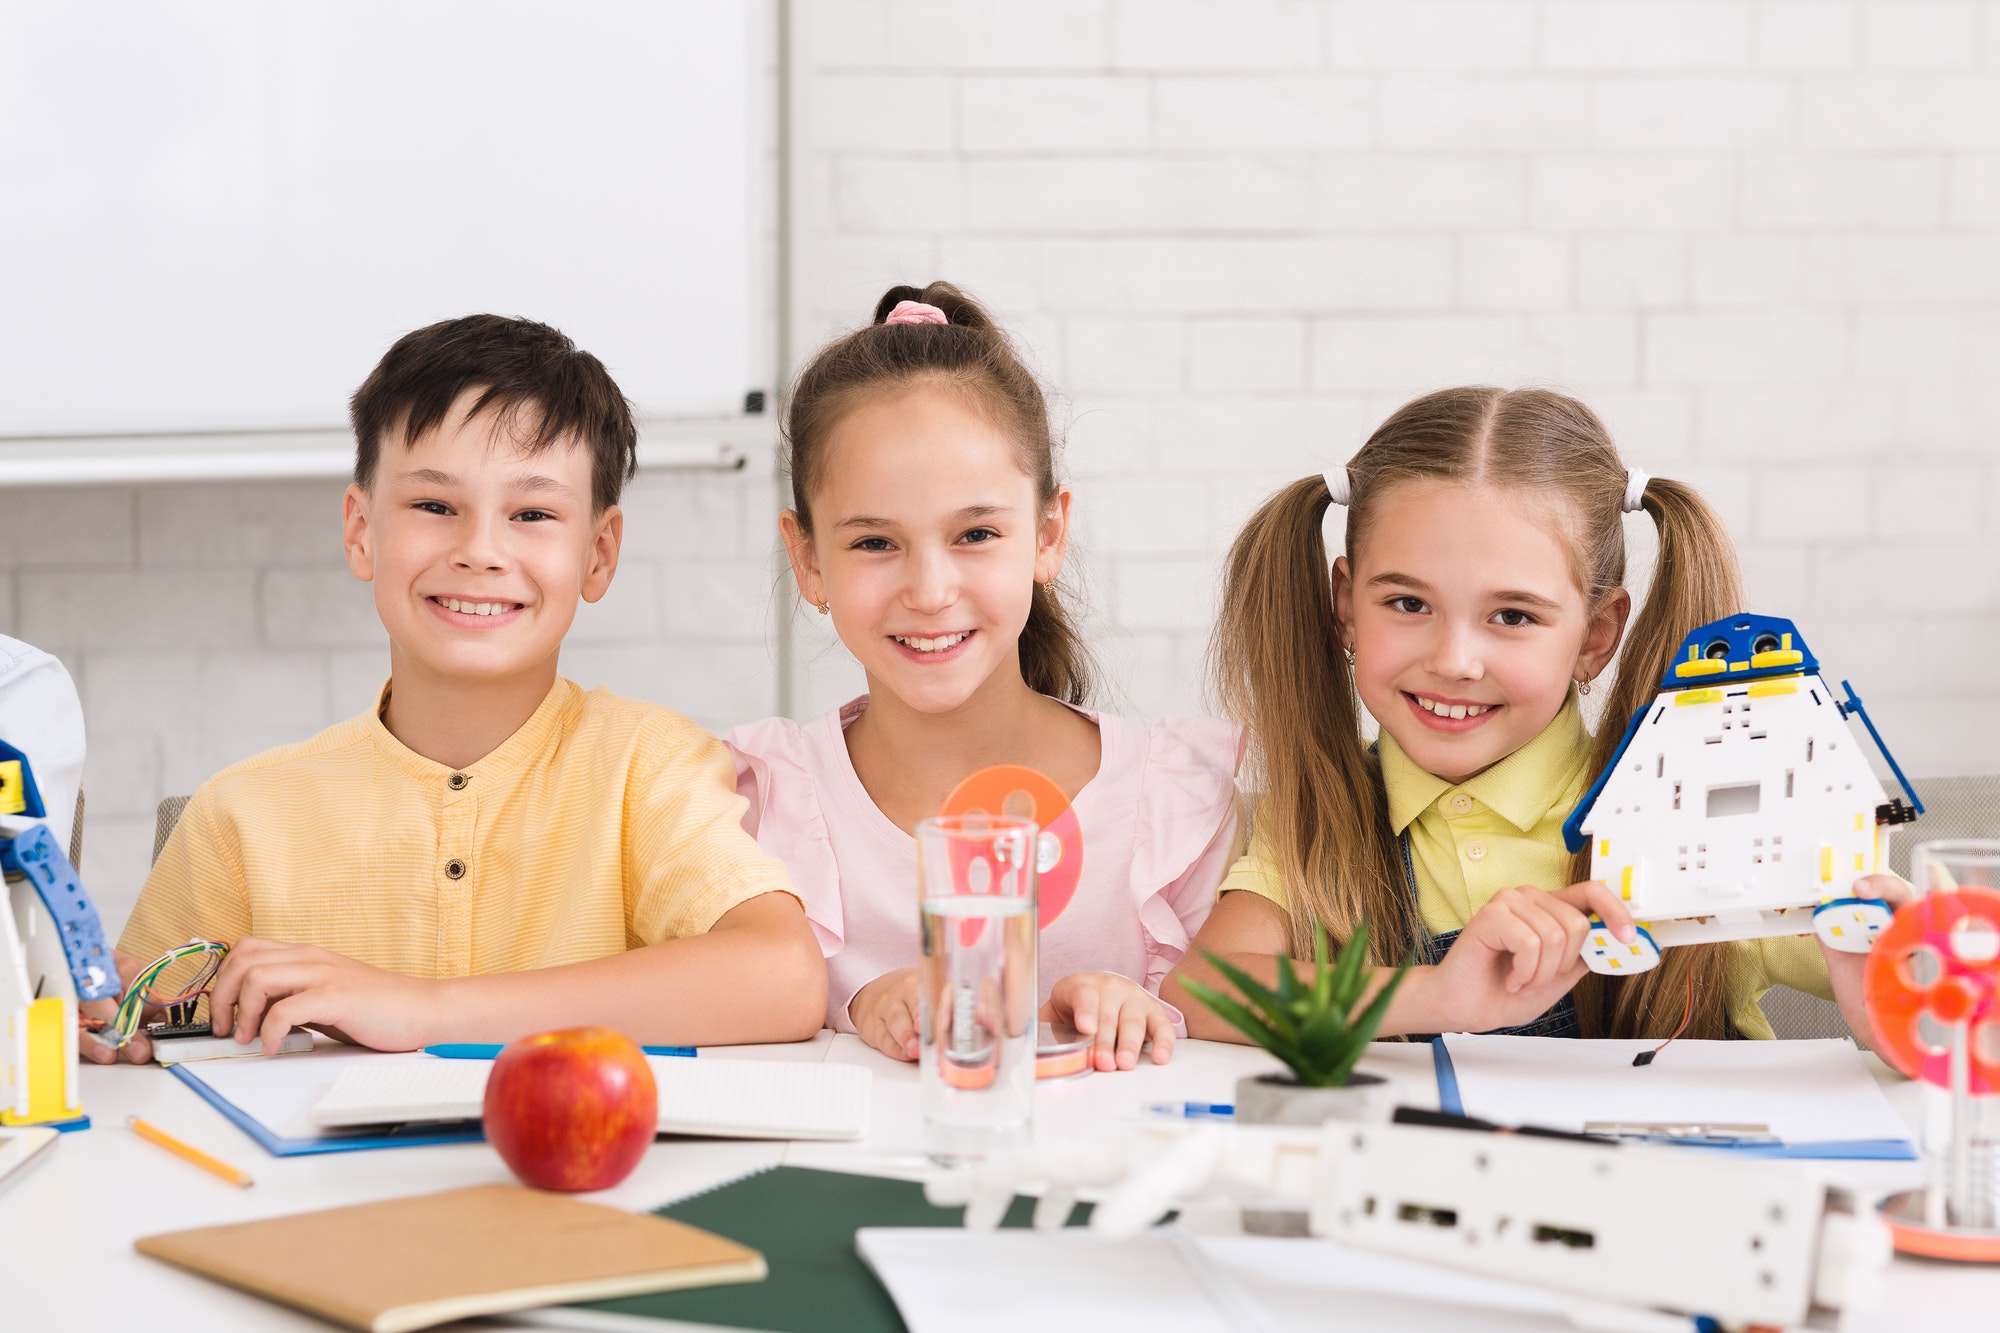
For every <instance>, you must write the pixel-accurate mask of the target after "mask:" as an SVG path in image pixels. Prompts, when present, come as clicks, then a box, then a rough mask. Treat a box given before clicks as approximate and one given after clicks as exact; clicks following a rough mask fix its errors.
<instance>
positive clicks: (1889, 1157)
mask: <svg viewBox="0 0 2000 1333" xmlns="http://www.w3.org/2000/svg"><path fill="white" fill-rule="evenodd" d="M1431 1060H1432V1062H1433V1063H1434V1064H1435V1066H1436V1068H1437V1081H1438V1109H1439V1110H1440V1111H1448V1112H1450V1113H1451V1114H1452V1115H1465V1114H1466V1110H1465V1099H1464V1098H1463V1097H1462V1096H1460V1095H1459V1091H1458V1071H1457V1070H1455V1069H1453V1068H1452V1064H1451V1052H1450V1051H1448V1050H1446V1049H1445V1044H1444V1038H1443V1037H1441V1036H1439V1037H1432V1038H1431ZM1658 1141H1659V1142H1663V1143H1672V1144H1673V1146H1674V1147H1676V1148H1696V1149H1703V1150H1706V1151H1708V1152H1729V1153H1735V1154H1736V1155H1737V1156H1739V1157H1783V1158H1796V1159H1802V1160H1809V1161H1822V1162H1914V1161H1916V1160H1917V1149H1916V1145H1915V1144H1913V1143H1911V1142H1910V1141H1909V1140H1908V1139H1829V1140H1824V1141H1821V1142H1816V1143H1685V1142H1676V1141H1674V1140H1669V1139H1663V1140H1658Z"/></svg>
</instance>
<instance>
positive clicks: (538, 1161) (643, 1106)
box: [485, 1028, 660, 1190]
mask: <svg viewBox="0 0 2000 1333" xmlns="http://www.w3.org/2000/svg"><path fill="white" fill-rule="evenodd" d="M659 1108H660V1094H659V1089H658V1088H657V1087H656V1086H655V1085H654V1083H653V1070H652V1067H651V1066H650V1065H648V1064H647V1063H646V1054H645V1052H644V1051H641V1050H640V1049H639V1048H638V1046H636V1045H634V1044H633V1042H632V1039H631V1038H630V1037H627V1036H625V1035H624V1034H623V1033H621V1032H613V1031H612V1030H611V1029H610V1028H566V1029H564V1030H563V1031H561V1032H544V1033H541V1034H540V1035H538V1036H533V1037H523V1038H521V1040H519V1041H517V1042H515V1043H514V1044H513V1045H511V1046H509V1047H508V1048H507V1049H506V1050H504V1051H502V1052H500V1055H499V1058H498V1059H496V1060H494V1062H493V1072H492V1073H490V1074H488V1075H487V1076H486V1109H485V1117H486V1139H487V1141H488V1142H489V1143H491V1144H492V1145H493V1147H494V1148H495V1149H496V1150H497V1151H498V1152H499V1154H500V1160H502V1161H504V1162H505V1163H507V1165H508V1166H510V1167H512V1168H513V1171H514V1174H515V1175H517V1176H519V1177H520V1178H521V1179H522V1180H523V1181H524V1182H526V1183H527V1184H530V1185H533V1186H535V1187H536V1188H538V1189H545V1190H601V1189H609V1188H610V1187H611V1186H613V1185H616V1184H617V1183H618V1182H619V1181H621V1180H623V1179H625V1177H627V1176H629V1175H631V1174H632V1168H633V1167H636V1166H637V1165H639V1159H640V1158H641V1157H644V1156H645V1155H646V1148H647V1147H648V1146H649V1145H650V1144H651V1143H652V1142H653V1134H654V1131H655V1129H656V1128H657V1126H658V1124H659V1117H660V1109H659Z"/></svg>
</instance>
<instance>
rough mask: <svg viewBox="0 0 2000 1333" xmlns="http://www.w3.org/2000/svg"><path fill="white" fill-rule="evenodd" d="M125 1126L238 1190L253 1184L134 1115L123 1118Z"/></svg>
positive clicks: (232, 1169)
mask: <svg viewBox="0 0 2000 1333" xmlns="http://www.w3.org/2000/svg"><path fill="white" fill-rule="evenodd" d="M125 1124H126V1125H127V1127H129V1128H130V1129H131V1131H132V1132H133V1133H134V1134H137V1135H138V1136H139V1137H140V1138H142V1139H145V1140H146V1141H147V1142H148V1143H157V1144H159V1145H160V1146H161V1147H162V1148H165V1149H166V1150H167V1151H168V1152H170V1153H172V1154H173V1155H174V1156H176V1157H180V1158H184V1159H186V1160H187V1161H190V1162H193V1163H194V1164H195V1165H196V1166H198V1167H200V1168H201V1169H202V1170H204V1171H206V1172H208V1173H209V1174H210V1175H212V1176H220V1177H221V1178H222V1179H224V1180H226V1181H228V1182H229V1183H230V1184H232V1185H234V1186H236V1187H237V1188H238V1189H246V1190H247V1189H249V1188H250V1186H251V1185H252V1184H253V1183H255V1182H253V1181H252V1180H251V1179H250V1177H249V1176H248V1175H246V1174H245V1173H243V1172H242V1171H239V1170H237V1169H236V1168H235V1167H233V1166H231V1165H230V1164H229V1163H227V1162H225V1161H223V1160H222V1159H221V1158H219V1157H210V1156H209V1155H208V1154H207V1153H205V1152H203V1151H202V1150H201V1149H199V1148H196V1147H193V1146H191V1145H189V1144H186V1143H182V1142H181V1141H180V1140H179V1139H177V1138H175V1137H174V1136H173V1135H171V1134H169V1133H167V1132H166V1131H165V1130H164V1129H160V1128H159V1127H157V1126H155V1125H150V1124H147V1123H146V1122H145V1121H144V1120H141V1119H140V1118H139V1117H138V1116H136V1115H130V1116H126V1117H125Z"/></svg>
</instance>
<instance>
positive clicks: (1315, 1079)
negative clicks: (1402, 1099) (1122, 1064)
mask: <svg viewBox="0 0 2000 1333" xmlns="http://www.w3.org/2000/svg"><path fill="white" fill-rule="evenodd" d="M1314 935H1315V939H1314V944H1313V957H1314V968H1313V977H1312V981H1311V983H1310V984H1307V983H1305V982H1303V981H1301V980H1300V979H1299V978H1298V977H1297V975H1296V974H1295V972H1294V969H1293V968H1291V967H1290V966H1289V965H1286V966H1281V967H1279V969H1278V985H1277V988H1276V989H1275V990H1274V989H1272V988H1271V987H1269V986H1266V985H1264V984H1263V983H1262V982H1260V981H1258V980H1257V979H1256V978H1255V977H1252V976H1250V975H1249V974H1248V973H1246V972H1245V971H1243V969H1242V968H1239V967H1236V966H1234V965H1233V964H1231V963H1229V962H1227V961H1226V960H1224V959H1221V958H1218V957H1216V956H1215V955H1214V954H1212V953H1211V954H1207V955H1206V956H1207V958H1208V961H1209V963H1210V964H1211V965H1213V966H1214V968H1215V970H1216V971H1217V972H1219V973H1220V974H1221V975H1222V977H1223V979H1224V980H1226V981H1228V982H1229V983H1230V985H1232V986H1233V987H1235V989H1236V991H1237V992H1238V994H1239V995H1241V996H1242V998H1241V999H1240V1000H1239V999H1233V998H1231V997H1230V996H1227V995H1224V994H1222V993H1220V992H1219V991H1216V990H1214V989H1212V988H1210V987H1208V986H1204V985H1202V984H1200V983H1199V982H1194V981H1190V982H1186V983H1185V985H1186V987H1187V991H1188V993H1189V994H1190V995H1192V996H1194V997H1195V998H1196V999H1197V1000H1200V1001H1201V1002H1202V1003H1203V1004H1205V1005H1207V1006H1208V1007H1209V1008H1210V1009H1212V1010H1214V1011H1215V1013H1216V1014H1217V1015H1218V1016H1219V1017H1220V1018H1221V1019H1222V1020H1223V1021H1224V1022H1226V1023H1228V1024H1229V1025H1230V1026H1231V1027H1233V1028H1235V1029H1236V1030H1237V1031H1238V1032H1241V1033H1242V1034H1243V1035H1244V1036H1246V1037H1248V1038H1249V1039H1250V1040H1251V1041H1253V1042H1255V1043H1256V1044H1257V1045H1259V1046H1262V1047H1263V1048H1264V1049H1265V1050H1267V1051H1269V1052H1270V1053H1271V1054H1273V1055H1275V1056H1277V1057H1278V1059H1280V1060H1282V1061H1284V1063H1285V1067H1286V1068H1287V1069H1288V1070H1290V1073H1289V1074H1256V1075H1251V1076H1249V1077H1246V1078H1242V1079H1239V1080H1237V1083H1236V1121H1237V1123H1238V1124H1249V1125H1317V1124H1322V1123H1324V1122H1325V1121H1328V1120H1382V1119H1386V1118H1387V1116H1388V1113H1389V1084H1388V1081H1387V1080H1386V1079H1383V1078H1381V1077H1379V1076H1377V1075H1374V1074H1359V1073H1356V1072H1355V1071H1354V1065H1355V1062H1356V1061H1358V1060H1360V1058H1361V1056H1362V1053H1363V1052H1365V1051H1366V1050H1367V1049H1368V1043H1369V1041H1370V1040H1372V1039H1373V1038H1374V1036H1375V1030H1376V1029H1377V1028H1378V1027H1380V1026H1381V1025H1382V1016H1383V1015H1384V1014H1386V1013H1388V1011H1389V1001H1390V999H1391V998H1392V997H1393V996H1394V995H1395V993H1396V988H1397V987H1398V986H1400V985H1402V983H1403V977H1404V976H1405V975H1406V974H1407V973H1408V972H1409V970H1410V965H1411V964H1412V963H1413V962H1414V961H1415V959H1414V958H1413V957H1406V958H1405V959H1404V960H1403V963H1402V966H1400V967H1398V968H1397V969H1396V975H1395V976H1393V977H1391V978H1389V982H1388V984H1387V985H1385V986H1383V987H1382V989H1381V990H1380V991H1378V992H1376V995H1375V998H1374V999H1373V1000H1371V1001H1370V1002H1369V1004H1368V1007H1367V1008H1366V1009H1365V1010H1363V1011H1362V1012H1361V1013H1360V1014H1359V1015H1358V1016H1357V1015H1356V1014H1355V1012H1354V1009H1355V1006H1356V1004H1358V1003H1359V1002H1360V999H1361V995H1362V992H1363V991H1365V990H1367V989H1368V982H1369V969H1368V968H1367V967H1366V966H1365V965H1364V964H1365V961H1366V959H1367V957H1368V927H1367V925H1366V923H1364V924H1362V925H1360V926H1358V927H1356V929H1355V931H1354V938H1352V939H1350V940H1349V941H1348V942H1347V944H1346V945H1345V946H1344V947H1343V948H1342V949H1341V950H1340V951H1339V956H1338V957H1337V958H1336V959H1334V960H1333V961H1331V962H1329V961H1328V958H1327V954H1328V952H1329V950H1330V946H1329V943H1328V940H1327V935H1326V927H1325V926H1320V925H1316V926H1315V927H1314ZM1243 1225H1244V1227H1245V1229H1247V1230H1250V1231H1256V1232H1261V1233H1264V1234H1267V1235H1292V1236H1302V1235H1304V1234H1306V1233H1305V1215H1304V1214H1303V1213H1273V1212H1262V1211H1257V1210H1249V1209H1246V1210H1245V1211H1244V1214H1243Z"/></svg>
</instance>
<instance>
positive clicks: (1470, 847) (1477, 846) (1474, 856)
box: [1465, 842, 1486, 861]
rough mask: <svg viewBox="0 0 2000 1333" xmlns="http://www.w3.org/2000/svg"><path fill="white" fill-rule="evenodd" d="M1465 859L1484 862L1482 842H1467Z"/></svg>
mask: <svg viewBox="0 0 2000 1333" xmlns="http://www.w3.org/2000/svg"><path fill="white" fill-rule="evenodd" d="M1465 859H1466V860H1468V861H1484V860H1485V859H1486V844H1485V843H1483V842H1468V843H1467V844H1465Z"/></svg>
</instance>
